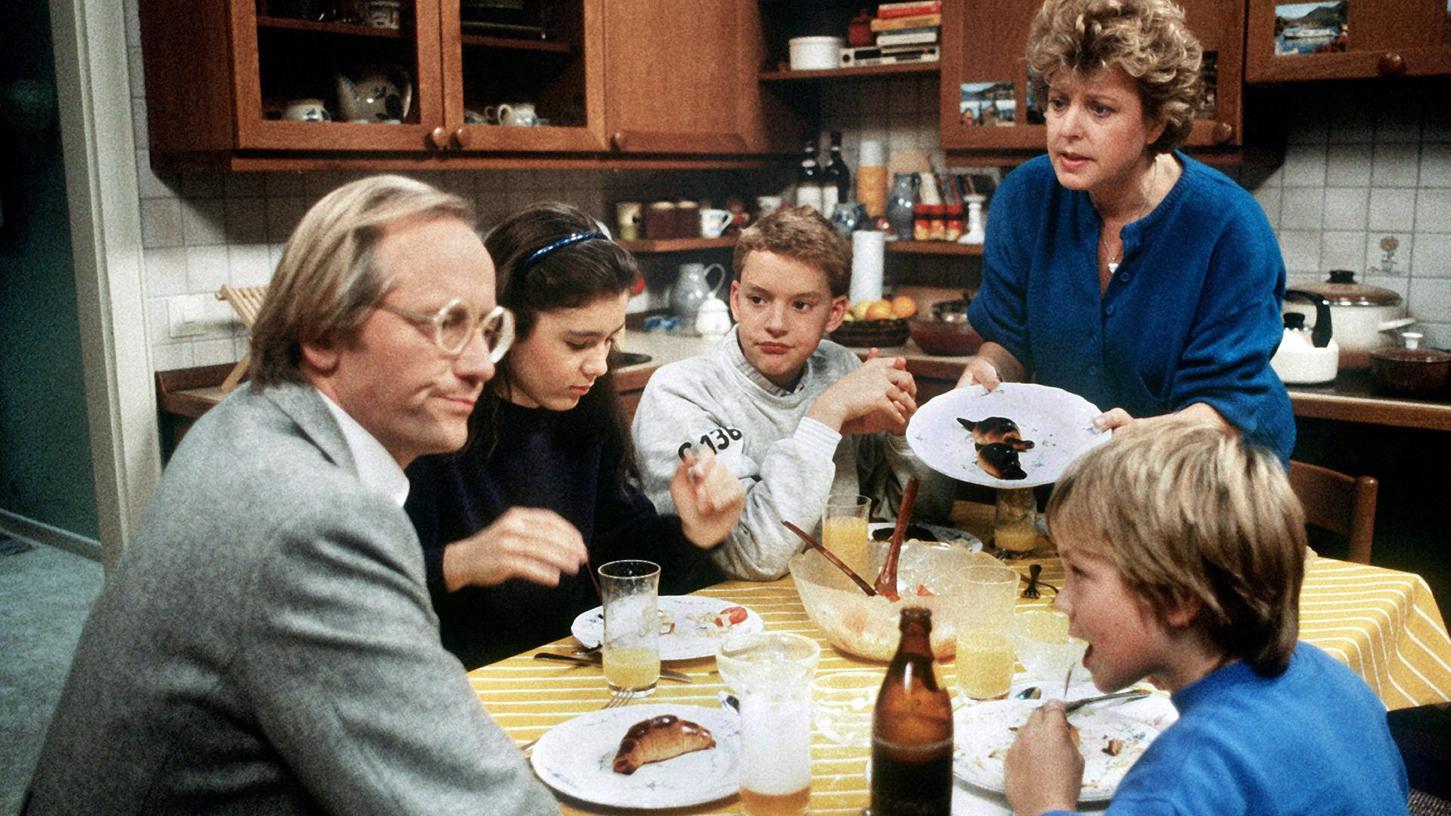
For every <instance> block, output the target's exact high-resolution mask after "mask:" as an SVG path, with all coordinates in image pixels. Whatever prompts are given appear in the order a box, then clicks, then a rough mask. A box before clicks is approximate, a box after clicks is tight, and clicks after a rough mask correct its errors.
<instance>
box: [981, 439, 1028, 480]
mask: <svg viewBox="0 0 1451 816" xmlns="http://www.w3.org/2000/svg"><path fill="white" fill-rule="evenodd" d="M977 463H978V464H980V465H982V469H983V470H984V471H987V474H988V475H989V476H991V477H993V478H994V479H1007V480H1014V479H1026V478H1028V474H1027V472H1025V471H1024V470H1023V466H1022V464H1021V463H1020V462H1019V461H1018V451H1017V449H1016V448H1014V447H1013V446H1012V445H1009V444H1008V443H1006V442H992V443H989V444H987V445H983V446H982V447H980V448H978V449H977Z"/></svg>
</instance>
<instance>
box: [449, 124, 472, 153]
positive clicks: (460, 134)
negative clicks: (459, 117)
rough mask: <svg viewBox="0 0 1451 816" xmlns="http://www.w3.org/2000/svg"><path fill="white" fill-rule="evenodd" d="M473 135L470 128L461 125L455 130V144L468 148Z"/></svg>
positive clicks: (455, 145)
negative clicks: (470, 133)
mask: <svg viewBox="0 0 1451 816" xmlns="http://www.w3.org/2000/svg"><path fill="white" fill-rule="evenodd" d="M472 138H473V137H472V136H470V135H469V129H468V128H466V127H461V128H459V129H458V130H455V131H454V132H453V144H454V147H457V148H460V149H462V148H466V147H468V146H469V141H470V140H471V139H472Z"/></svg>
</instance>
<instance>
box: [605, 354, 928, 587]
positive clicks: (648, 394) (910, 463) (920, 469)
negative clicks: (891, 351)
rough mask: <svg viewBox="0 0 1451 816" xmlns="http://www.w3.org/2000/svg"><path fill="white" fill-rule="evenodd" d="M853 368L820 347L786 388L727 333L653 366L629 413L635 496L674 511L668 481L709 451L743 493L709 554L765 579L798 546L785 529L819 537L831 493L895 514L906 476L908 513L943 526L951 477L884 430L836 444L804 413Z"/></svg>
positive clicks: (882, 516) (850, 359)
mask: <svg viewBox="0 0 1451 816" xmlns="http://www.w3.org/2000/svg"><path fill="white" fill-rule="evenodd" d="M859 366H861V361H860V360H858V359H857V357H856V355H855V354H853V353H852V352H850V351H848V350H847V349H845V348H843V347H842V346H839V345H837V344H836V343H833V342H831V341H830V340H822V342H821V345H820V346H818V347H817V349H816V351H815V352H814V353H813V354H812V355H811V357H810V358H808V359H807V361H806V367H805V370H804V371H803V372H802V375H801V378H800V380H799V381H798V382H797V383H796V385H795V387H794V388H792V389H791V390H789V391H788V390H785V389H782V388H778V387H776V386H775V385H773V384H772V383H771V382H770V381H769V380H767V379H766V378H765V377H763V376H762V375H761V374H760V372H758V371H756V369H755V368H754V367H753V366H752V365H751V364H750V363H749V362H747V361H746V358H745V355H744V354H742V353H741V348H740V343H739V342H738V341H737V339H736V329H732V330H731V332H730V333H729V334H727V335H726V336H725V337H724V338H723V339H722V340H721V342H720V344H719V345H718V346H716V347H715V348H714V349H713V350H711V351H710V352H708V353H706V354H703V355H701V356H699V357H693V358H691V359H689V360H681V361H679V362H675V363H670V364H668V365H664V366H661V367H660V369H659V370H658V371H656V372H655V374H654V375H653V376H652V377H651V378H650V382H649V383H648V384H647V385H646V386H645V392H644V394H643V395H642V396H641V398H640V405H639V407H638V408H637V409H636V410H635V421H634V427H633V432H634V438H635V447H636V451H637V455H638V456H639V464H640V471H641V476H642V478H643V481H644V488H645V494H646V495H647V496H649V497H650V500H651V501H652V502H654V504H655V507H656V509H657V510H659V511H660V512H662V513H666V512H674V510H675V503H674V501H673V500H672V499H671V497H670V479H671V477H672V476H673V475H674V473H675V468H676V466H677V463H678V462H679V456H680V449H681V448H682V447H683V446H684V445H685V444H686V443H693V444H695V445H696V446H708V447H711V448H714V449H715V452H716V455H717V456H718V457H719V458H720V460H721V462H722V463H723V464H724V465H725V466H726V467H728V468H729V469H730V471H731V473H733V474H735V475H736V477H737V478H739V479H740V480H741V482H742V484H743V485H744V486H745V488H746V506H745V509H744V510H743V511H742V512H741V520H740V521H739V522H738V523H737V524H736V527H735V529H734V530H732V531H731V534H730V536H729V537H728V538H727V539H726V541H725V543H724V544H722V545H721V546H719V547H716V548H715V549H714V550H712V551H711V552H712V555H713V557H714V558H715V559H716V563H717V564H718V565H719V566H720V567H721V569H722V570H724V571H725V572H726V574H728V575H730V576H731V577H733V578H742V579H747V580H757V581H760V580H774V579H776V578H780V577H781V576H783V575H785V574H786V567H787V562H788V561H789V560H790V558H791V556H792V555H795V554H796V553H797V552H798V551H799V550H800V549H801V543H800V541H799V540H798V539H797V538H796V536H794V535H793V534H792V533H791V532H790V531H789V530H787V529H786V527H785V526H784V525H782V524H781V522H782V521H783V520H785V521H790V522H792V523H794V524H796V525H798V526H800V527H801V528H802V529H804V530H814V531H816V535H817V536H818V537H819V536H820V526H821V512H822V507H823V505H824V504H825V502H826V497H827V496H828V495H830V494H832V493H861V494H863V495H866V496H870V497H871V498H872V499H873V500H874V502H873V510H872V517H873V519H875V520H883V521H889V520H892V519H894V518H895V517H896V511H897V507H898V505H899V504H900V503H901V497H902V487H903V485H905V484H906V481H907V478H908V477H909V476H912V475H917V476H919V477H921V478H922V484H921V486H920V487H919V489H918V494H917V496H918V498H917V503H916V509H914V511H913V513H912V515H913V517H914V518H923V519H943V518H946V516H947V511H948V510H949V509H950V507H951V496H952V489H953V484H952V481H951V480H950V479H948V478H947V477H944V476H940V475H937V474H936V473H933V472H932V471H929V470H928V469H927V468H926V466H925V465H923V464H922V463H921V462H920V461H919V460H918V459H917V457H916V455H915V454H913V453H912V451H911V450H910V449H909V448H908V447H907V441H906V439H905V438H904V437H899V436H894V435H892V434H888V433H885V432H882V433H876V434H868V435H861V436H848V437H845V438H843V437H842V435H841V434H840V433H838V432H837V431H835V430H832V429H831V428H829V427H827V426H826V425H824V424H822V423H820V422H817V421H816V420H814V419H809V418H807V417H806V416H805V414H806V411H807V409H809V408H810V407H811V404H812V402H813V401H814V400H815V399H816V398H817V396H819V395H820V394H821V393H822V392H823V391H825V390H826V389H827V388H828V387H830V386H831V384H832V383H834V382H836V380H837V379H838V378H840V377H841V376H842V375H844V374H847V373H848V372H851V371H854V370H855V369H856V368H858V367H859Z"/></svg>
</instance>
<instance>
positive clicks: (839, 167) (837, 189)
mask: <svg viewBox="0 0 1451 816" xmlns="http://www.w3.org/2000/svg"><path fill="white" fill-rule="evenodd" d="M833 191H834V192H833ZM821 200H822V202H823V203H824V204H825V205H826V206H827V207H834V206H836V205H837V204H845V203H846V202H848V201H851V200H852V188H851V170H850V169H848V168H847V166H846V161H845V160H843V159H842V157H841V132H840V131H836V130H833V131H832V132H831V163H830V164H828V165H826V170H825V171H824V173H823V174H822V184H821Z"/></svg>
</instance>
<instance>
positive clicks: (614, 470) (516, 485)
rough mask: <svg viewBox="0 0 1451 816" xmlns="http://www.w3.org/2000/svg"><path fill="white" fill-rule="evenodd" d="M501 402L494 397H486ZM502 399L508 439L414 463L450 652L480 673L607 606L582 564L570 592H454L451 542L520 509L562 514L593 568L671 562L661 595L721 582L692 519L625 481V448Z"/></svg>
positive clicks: (567, 587)
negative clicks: (447, 558) (686, 526)
mask: <svg viewBox="0 0 1451 816" xmlns="http://www.w3.org/2000/svg"><path fill="white" fill-rule="evenodd" d="M492 398H493V397H489V396H485V397H484V399H492ZM579 414H581V409H579V408H576V409H574V410H572V411H550V410H547V409H544V408H522V407H520V406H517V405H514V404H512V403H507V402H502V403H501V405H500V409H499V413H498V421H499V427H498V436H497V438H498V442H497V444H496V445H495V446H494V450H493V452H492V455H490V456H489V457H488V458H485V457H484V455H483V450H482V446H481V445H470V446H469V447H468V448H466V449H465V450H464V451H463V452H462V453H459V454H449V455H441V456H425V457H421V458H420V459H418V460H417V461H415V462H414V463H413V464H412V465H411V466H410V467H409V468H408V480H409V483H410V485H411V487H410V489H409V495H408V503H407V505H406V509H407V511H408V515H409V517H410V518H412V519H413V525H414V527H415V528H416V529H417V530H418V538H419V541H420V542H421V543H422V545H423V558H424V565H425V568H426V570H427V576H428V588H429V592H430V594H431V595H432V597H433V607H434V609H435V610H436V611H437V612H438V617H439V623H440V626H441V629H442V636H443V645H444V647H445V648H447V649H448V650H449V651H450V652H452V653H453V654H455V655H456V656H458V658H459V659H460V660H462V661H463V663H464V665H465V666H467V667H468V668H473V667H475V666H479V665H482V664H484V663H489V662H493V661H495V660H499V659H501V658H504V657H508V656H510V655H513V654H517V653H519V652H521V651H524V650H526V649H530V648H533V647H535V646H539V645H542V644H544V643H548V642H550V641H552V640H557V639H559V638H561V637H564V636H566V635H568V634H569V626H570V623H571V622H572V621H573V620H574V618H575V616H576V615H578V614H579V613H580V612H584V611H586V610H589V609H593V608H594V607H596V606H598V605H599V603H600V599H599V597H598V596H597V595H595V591H594V586H593V585H592V583H591V582H590V580H589V577H588V576H587V575H586V574H585V572H584V570H583V569H581V570H580V572H579V574H578V575H564V576H562V577H561V580H560V584H559V586H558V587H544V586H539V585H537V584H532V583H529V582H527V581H522V580H512V581H506V582H505V583H503V584H500V585H498V586H495V587H487V588H485V587H474V586H470V587H465V588H463V589H460V590H459V591H457V592H452V593H450V592H447V591H446V590H445V589H444V583H443V549H444V547H445V545H447V544H449V543H451V542H454V541H457V540H459V539H462V538H466V537H467V536H470V535H472V534H474V533H475V532H477V531H479V530H481V529H483V528H484V527H487V526H488V525H489V524H491V523H493V521H494V520H495V519H497V518H498V517H499V516H500V515H502V514H503V513H504V511H506V510H508V509H509V508H510V507H542V508H547V509H549V510H553V511H554V512H556V513H558V514H559V515H561V516H563V517H564V518H565V519H566V520H567V521H569V522H570V523H571V524H573V525H574V526H575V527H577V528H578V529H579V532H580V534H581V535H582V536H583V537H584V541H585V545H586V547H587V548H588V550H589V556H590V563H591V564H593V565H594V566H595V567H596V568H598V567H599V565H600V564H603V563H605V562H608V561H613V560H615V559H619V558H644V559H648V560H650V561H655V562H656V563H658V564H660V566H661V571H660V572H661V575H660V592H661V594H663V595H669V594H677V593H683V592H688V591H690V590H692V589H697V588H699V587H701V586H705V585H707V584H710V583H714V582H715V581H717V580H720V577H721V576H720V573H719V572H718V571H716V570H715V568H714V567H713V566H712V565H711V564H710V562H709V559H708V558H707V557H706V554H705V552H704V551H702V550H699V549H697V548H696V547H695V546H694V545H693V544H691V543H690V541H689V540H688V539H686V538H685V537H684V535H683V534H682V533H681V528H680V518H679V517H678V516H674V515H660V514H658V513H657V512H656V511H655V508H654V506H653V505H651V504H650V501H649V500H648V499H646V498H645V496H644V495H643V494H642V493H641V492H640V491H639V489H638V488H636V487H634V486H628V487H627V486H624V485H621V484H620V481H619V478H618V476H617V474H618V471H619V461H620V456H621V451H620V450H618V449H616V448H609V447H607V446H606V445H605V444H604V443H603V442H602V441H601V439H600V436H599V434H596V433H592V432H590V430H589V429H588V427H587V423H586V422H585V421H584V420H583V419H582V418H581V417H580V416H579Z"/></svg>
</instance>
